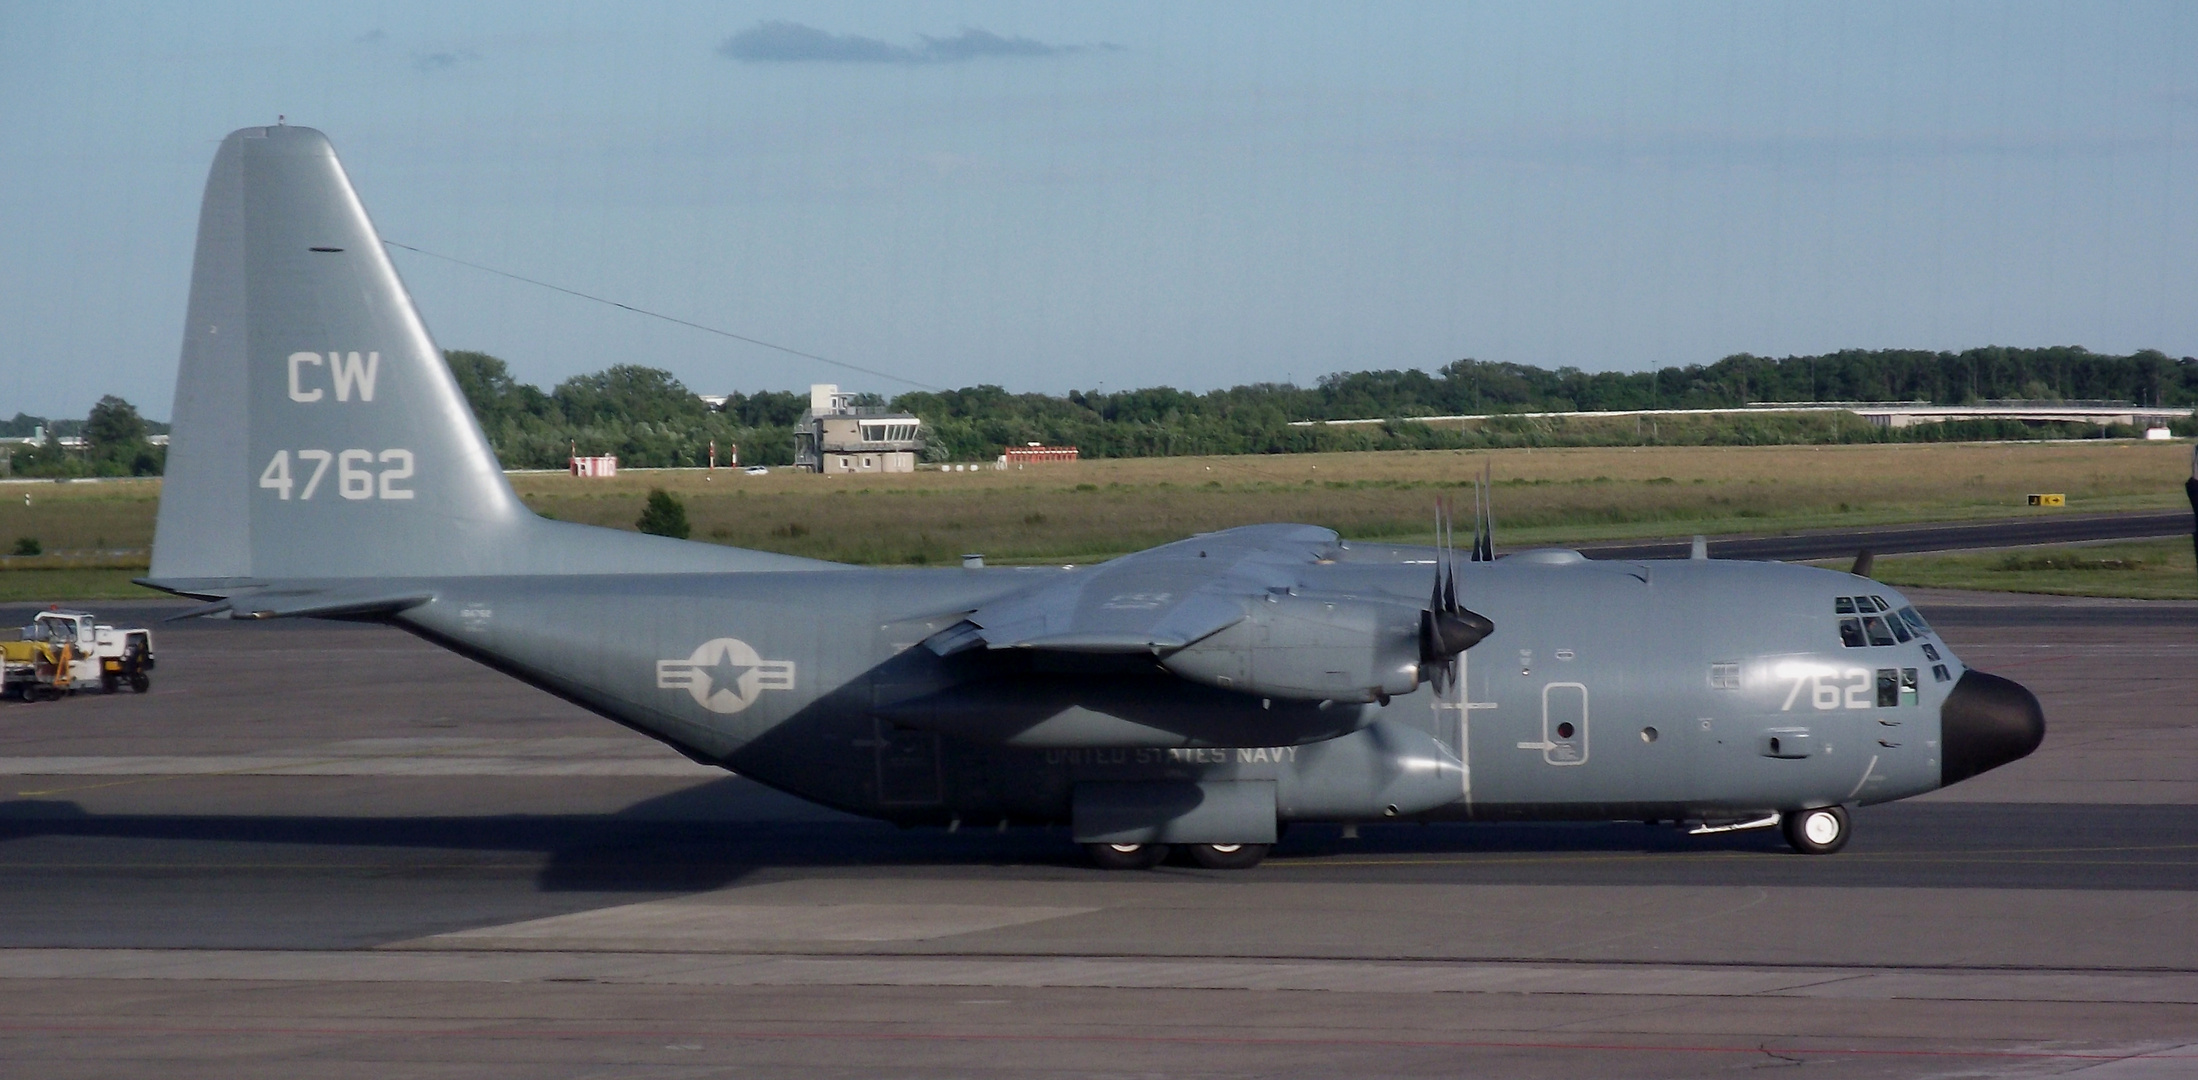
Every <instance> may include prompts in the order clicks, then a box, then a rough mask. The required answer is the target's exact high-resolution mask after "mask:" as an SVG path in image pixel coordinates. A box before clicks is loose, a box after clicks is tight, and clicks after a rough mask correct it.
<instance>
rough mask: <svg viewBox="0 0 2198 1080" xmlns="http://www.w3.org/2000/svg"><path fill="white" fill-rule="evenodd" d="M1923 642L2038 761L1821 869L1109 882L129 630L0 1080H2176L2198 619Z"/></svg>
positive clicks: (2144, 611) (2185, 1013)
mask: <svg viewBox="0 0 2198 1080" xmlns="http://www.w3.org/2000/svg"><path fill="white" fill-rule="evenodd" d="M1910 596H1911V598H1913V599H1916V600H1917V601H1918V602H1919V604H1920V605H1921V606H1922V607H1923V609H1924V611H1925V613H1926V615H1927V616H1928V617H1929V618H1931V620H1932V621H1933V623H1934V624H1935V625H1936V626H1937V627H1938V628H1939V629H1940V630H1941V632H1942V634H1943V636H1945V637H1946V638H1947V639H1948V641H1949V642H1950V643H1951V644H1952V645H1953V646H1954V647H1955V648H1956V650H1957V651H1958V652H1959V653H1960V655H1961V656H1962V657H1963V658H1964V659H1965V660H1967V661H1969V662H1970V663H1972V664H1974V665H1976V666H1978V667H1981V668H1984V669H1985V670H1989V671H1994V672H1998V673H2001V674H2005V675H2008V676H2010V677H2012V678H2016V679H2018V680H2020V681H2022V682H2023V683H2025V684H2026V685H2028V686H2030V687H2031V688H2032V689H2033V690H2034V691H2035V692H2036V693H2037V694H2038V696H2039V698H2040V699H2041V701H2043V703H2044V705H2045V709H2046V715H2047V718H2048V725H2049V730H2048V734H2047V737H2046V742H2045V745H2044V746H2043V747H2042V748H2041V749H2040V750H2039V751H2038V752H2037V753H2036V754H2035V755H2033V756H2032V757H2030V758H2028V759H2025V760H2024V761H2021V762H2017V763H2015V764H2013V765H2010V766H2008V767H2006V768H2003V769H2000V770H1997V771H1995V772H1992V773H1988V774H1986V775H1984V776H1981V777H1978V778H1976V779H1973V780H1971V781H1968V782H1966V783H1963V784H1960V785H1957V786H1956V787H1953V788H1950V789H1947V790H1945V791H1942V792H1937V793H1934V794H1932V795H1929V796H1926V797H1923V798H1920V799H1915V800H1910V801H1907V802H1903V803H1896V804H1891V805H1887V806H1879V807H1871V808H1867V809H1863V810H1860V811H1858V812H1857V813H1856V815H1855V825H1856V836H1855V840H1854V842H1853V844H1852V845H1851V846H1850V847H1849V848H1848V849H1847V850H1846V851H1844V852H1842V853H1840V854H1838V855H1834V856H1829V857H1808V856H1800V855H1795V854H1792V853H1790V852H1789V851H1787V850H1786V848H1785V847H1784V845H1783V843H1782V842H1781V841H1780V840H1779V839H1778V838H1777V837H1776V836H1775V834H1774V833H1771V832H1750V833H1736V834H1728V835H1723V836H1716V837H1688V836H1685V835H1683V834H1681V833H1678V832H1676V831H1675V830H1672V829H1668V828H1650V827H1646V826H1642V825H1638V824H1625V823H1618V824H1606V825H1562V826H1523V825H1522V826H1488V825H1473V826H1424V827H1423V826H1411V825H1398V826H1386V827H1371V826H1369V827H1366V828H1364V829H1363V830H1362V832H1363V836H1362V837H1361V838H1359V839H1346V838H1344V837H1343V836H1342V835H1341V833H1340V831H1339V830H1337V829H1333V828H1300V829H1297V830H1294V831H1292V832H1291V833H1290V834H1289V835H1288V836H1287V837H1286V838H1285V841H1284V842H1283V843H1282V844H1281V845H1279V846H1278V847H1277V849H1276V852H1275V854H1274V856H1273V857H1271V858H1270V859H1269V860H1268V861H1267V862H1266V863H1265V864H1263V865H1262V866H1260V867H1259V868H1257V869H1255V870H1251V871H1244V872H1212V871H1203V870H1197V869H1193V868H1189V867H1173V866H1171V867H1164V868H1162V869H1160V870H1156V871H1152V872H1143V873H1130V874H1121V873H1106V872H1102V871H1098V870H1094V869H1089V868H1087V867H1086V866H1085V865H1084V864H1083V863H1082V861H1081V858H1080V855H1079V853H1078V852H1077V851H1076V850H1075V848H1074V847H1073V845H1071V844H1070V843H1069V841H1068V838H1067V836H1066V835H1065V834H1064V833H1062V832H1058V831H1048V830H1043V829H1020V828H1019V829H1011V830H1009V831H1007V832H1004V833H1001V832H995V831H993V830H991V829H964V830H962V831H960V832H957V833H954V834H947V833H945V832H943V831H940V830H907V831H903V830H898V829H895V828H893V827H891V826H886V825H880V824H877V823H873V822H868V821H864V820H861V819H857V818H851V817H848V816H845V815H841V814H837V813H834V812H831V811H827V810H822V809H819V808H816V807H812V806H809V805H807V804H805V803H802V802H800V801H798V800H795V799H792V798H789V797H787V796H784V795H781V794H778V793H776V792H773V791H770V790H767V789H764V788H762V787H760V786H758V785H755V784H752V783H750V782H747V781H745V780H742V779H739V778H737V777H731V776H728V775H726V774H724V773H722V772H719V771H716V770H713V769H708V768H705V767H701V766H697V765H694V764H692V763H690V762H687V761H686V760H684V759H682V758H680V757H679V756H678V755H676V754H674V753H672V752H671V751H669V750H666V749H664V748H662V747H659V746H657V745H656V744H654V743H652V742H650V741H648V740H647V739H645V738H642V737H641V736H638V735H635V734H632V733H630V732H627V731H625V730H624V729H622V728H619V727H617V726H615V725H613V724H611V723H610V722H608V721H605V720H602V719H599V718H597V717H594V716H592V715H590V714H587V713H585V712H583V711H581V710H579V709H577V708H576V707H574V706H571V705H569V704H566V703H564V702H562V701H559V700H557V699H554V698H551V697H549V696H547V695H545V694H542V693H539V692H537V691H534V690H531V689H529V688H527V687H524V686H521V685H519V684H517V683H515V682H512V681H511V680H508V679H506V678H504V677H502V676H500V675H496V674H494V673H492V672H489V671H487V670H486V669H483V668H480V667H478V666H476V665H474V664H472V663H470V662H468V661H465V660H462V659H459V658H457V657H454V656H451V655H449V654H446V653H443V652H440V651H438V650H436V649H434V648H432V647H429V646H427V645H425V644H422V643H420V642H417V641H415V640H414V639H412V638H410V637H408V636H406V635H404V634H402V633H400V632H397V631H394V630H389V629H386V628H379V627H369V626H353V625H347V624H335V623H319V622H294V623H233V622H227V621H219V620H196V621H192V622H186V623H176V624H167V625H157V624H156V625H155V632H156V634H157V635H158V637H159V646H160V653H159V655H160V667H159V668H158V670H156V671H155V672H154V684H153V689H152V691H151V692H150V693H148V694H145V695H135V694H129V693H124V694H120V695H117V696H114V697H104V696H102V695H100V694H98V693H96V692H94V693H91V694H87V695H80V696H78V697H75V698H72V699H70V700H66V701H62V702H57V703H45V704H35V705H26V704H22V703H18V702H7V703H0V1074H5V1075H9V1076H16V1075H21V1076H38V1077H73V1076H136V1075H160V1076H163V1077H194V1076H222V1077H235V1076H283V1077H323V1076H377V1077H379V1076H393V1075H401V1076H435V1077H444V1076H452V1077H456V1076H466V1077H471V1076H484V1077H486V1076H497V1077H501V1076H511V1077H522V1076H523V1077H594V1076H621V1077H626V1076H640V1077H701V1076H743V1077H745V1076H789V1077H791V1076H802V1077H836V1076H911V1077H950V1076H951V1077H961V1076H981V1077H1010V1076H1013V1077H1022V1076H1060V1077H1083V1076H1106V1077H1118V1076H1134V1075H1166V1076H1354V1077H1356V1076H1457V1075H1500V1076H1515V1077H1529V1078H1539V1077H1671V1076H1712V1075H1728V1074H1731V1075H1739V1074H1743V1073H1753V1072H1754V1071H1755V1070H1758V1069H1766V1068H1799V1069H1804V1070H1806V1073H1805V1074H1806V1075H1811V1076H1827V1077H1880V1076H1897V1077H1926V1076H1929V1077H1938V1076H2075V1077H2083V1078H2088V1080H2130V1078H2150V1077H2187V1076H2193V1075H2198V604H2192V603H2173V602H2144V601H2097V600H2070V599H2059V598H2044V597H2016V596H1981V595H1974V594H1958V593H1933V592H1928V591H1918V590H1911V591H1910ZM179 607H180V605H176V606H166V607H163V606H159V605H130V606H127V607H125V606H122V605H93V609H94V610H98V611H100V612H101V614H102V615H103V617H105V618H106V619H107V621H124V620H128V621H131V622H133V624H140V625H141V624H144V623H145V622H147V621H148V620H150V619H153V618H157V617H159V616H161V615H164V614H167V613H171V612H173V611H174V610H178V609H179ZM28 614H29V610H28V609H18V610H10V611H0V625H10V624H12V623H19V622H22V621H25V620H27V618H28Z"/></svg>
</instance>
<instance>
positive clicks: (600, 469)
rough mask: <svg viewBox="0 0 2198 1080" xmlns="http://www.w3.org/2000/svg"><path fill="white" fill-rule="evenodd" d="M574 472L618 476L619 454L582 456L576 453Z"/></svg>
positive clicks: (573, 465) (586, 474) (574, 473)
mask: <svg viewBox="0 0 2198 1080" xmlns="http://www.w3.org/2000/svg"><path fill="white" fill-rule="evenodd" d="M572 474H573V475H574V476H617V475H618V456H617V455H615V454H605V455H603V456H601V457H581V456H580V455H578V454H574V455H573V457H572Z"/></svg>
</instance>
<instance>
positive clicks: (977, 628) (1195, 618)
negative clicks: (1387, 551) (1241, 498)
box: [926, 525, 1337, 656]
mask: <svg viewBox="0 0 2198 1080" xmlns="http://www.w3.org/2000/svg"><path fill="white" fill-rule="evenodd" d="M1336 546H1337V537H1336V534H1335V532H1334V531H1333V530H1329V529H1323V528H1320V527H1318V526H1313V525H1247V526H1244V527H1242V528H1236V529H1225V530H1222V531H1220V532H1214V533H1207V534H1205V535H1202V536H1194V537H1191V538H1190V539H1188V540H1179V541H1177V542H1175V543H1172V544H1162V545H1161V546H1159V547H1156V548H1148V549H1146V550H1144V551H1140V552H1137V553H1135V554H1133V555H1125V556H1123V557H1121V558H1119V559H1115V560H1114V561H1112V562H1108V563H1103V564H1101V565H1099V566H1096V567H1093V568H1092V569H1091V570H1090V571H1088V572H1086V573H1082V574H1077V575H1074V576H1072V577H1069V578H1067V579H1065V580H1062V581H1058V582H1055V583H1053V584H1050V585H1047V586H1044V587H1042V588H1039V589H1036V590H1034V591H1032V592H1027V593H1021V594H1018V595H1016V596H1012V597H1009V598H1007V599H1004V600H1001V601H998V602H996V603H993V604H988V605H986V606H984V607H982V608H979V609H978V610H976V611H975V612H972V613H971V614H970V615H969V617H968V618H967V619H966V620H965V621H963V622H961V623H958V624H956V625H955V626H953V627H949V628H948V629H947V630H945V631H942V632H940V633H939V634H937V635H935V636H934V637H933V638H932V639H931V641H929V642H927V643H926V644H927V645H928V646H929V647H930V648H931V650H932V651H933V652H935V653H938V654H939V655H941V656H947V655H952V654H954V653H957V652H962V651H964V650H967V649H973V648H977V647H979V646H983V647H984V648H987V649H1037V650H1047V651H1054V652H1072V653H1146V654H1153V655H1157V654H1160V653H1164V652H1168V651H1171V650H1175V649H1181V648H1183V647H1185V646H1187V645H1190V644H1192V643H1194V642H1197V641H1199V640H1201V639H1204V638H1206V637H1210V636H1212V635H1213V634H1215V633H1218V632H1220V631H1222V630H1225V629H1227V628H1228V627H1230V626H1233V625H1235V624H1236V623H1238V622H1241V621H1243V620H1244V618H1245V617H1246V615H1247V605H1248V604H1249V603H1250V602H1251V601H1253V600H1254V599H1256V598H1258V597H1260V596H1261V595H1263V594H1265V593H1266V592H1267V591H1268V590H1270V589H1287V588H1289V587H1290V586H1291V585H1292V584H1294V583H1295V581H1296V580H1297V577H1298V575H1299V573H1301V571H1302V568H1304V567H1306V566H1309V565H1313V564H1317V563H1320V562H1322V561H1324V560H1326V559H1328V558H1330V557H1331V556H1332V555H1333V554H1334V553H1335V550H1336Z"/></svg>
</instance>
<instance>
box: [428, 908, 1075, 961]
mask: <svg viewBox="0 0 2198 1080" xmlns="http://www.w3.org/2000/svg"><path fill="white" fill-rule="evenodd" d="M1097 910H1099V909H1098V908H1093V907H1040V906H1027V905H1026V906H1013V907H1011V906H1005V905H993V904H727V903H722V902H717V903H713V902H711V901H709V900H707V899H685V898H683V899H677V900H650V901H645V902H643V903H639V904H622V905H619V906H617V907H609V908H602V909H599V910H596V911H581V912H575V913H573V914H570V915H552V916H550V917H548V918H544V919H533V920H530V921H527V922H520V923H510V924H507V925H503V926H484V927H481V928H479V929H475V930H460V931H456V932H453V933H448V934H437V935H435V936H433V937H427V938H420V939H417V940H414V941H411V942H407V943H405V945H404V947H417V948H428V949H433V948H444V949H449V948H479V949H550V950H559V949H563V950H570V949H599V950H606V951H618V950H621V949H652V948H661V949H679V950H694V951H709V950H710V949H711V948H712V947H713V946H726V945H733V944H736V943H754V942H796V941H927V940H930V939H932V938H940V937H950V936H952V935H955V934H970V933H975V932H977V931H979V930H997V929H999V928H1001V927H1004V926H1020V925H1022V924H1024V923H1034V922H1043V921H1045V920H1047V919H1058V918H1061V917H1063V916H1067V915H1084V914H1088V913H1090V912H1093V911H1097Z"/></svg>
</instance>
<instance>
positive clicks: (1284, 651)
mask: <svg viewBox="0 0 2198 1080" xmlns="http://www.w3.org/2000/svg"><path fill="white" fill-rule="evenodd" d="M1247 607H1248V609H1249V610H1248V611H1247V613H1246V615H1245V617H1244V618H1243V620H1242V621H1240V622H1237V623H1234V624H1232V625H1230V626H1228V627H1227V628H1225V629H1223V630H1221V631H1220V632H1218V633H1215V634H1212V635H1210V636H1208V637H1206V638H1203V639H1201V640H1199V641H1197V642H1194V643H1192V644H1190V645H1187V646H1185V647H1183V648H1181V649H1177V650H1175V651H1174V652H1171V653H1168V654H1167V655H1165V656H1163V657H1161V658H1160V666H1161V667H1164V668H1166V669H1168V670H1169V671H1170V672H1173V673H1174V674H1176V675H1177V676H1180V677H1182V678H1185V679H1188V680H1190V681H1192V682H1198V683H1204V684H1206V685H1208V686H1215V687H1220V688H1221V689H1224V690H1236V691H1239V692H1242V693H1248V694H1257V695H1259V696H1261V697H1273V698H1283V699H1286V700H1305V701H1339V702H1368V701H1383V702H1386V701H1387V700H1389V698H1390V697H1391V696H1393V695H1398V694H1408V693H1411V692H1412V690H1413V688H1415V687H1417V686H1418V685H1419V684H1420V683H1422V682H1425V681H1427V680H1428V679H1430V678H1434V677H1437V672H1439V671H1440V670H1442V668H1443V666H1444V665H1445V664H1446V663H1447V662H1448V661H1449V660H1450V658H1452V657H1454V656H1456V655H1457V654H1458V653H1461V652H1463V651H1465V650H1466V649H1469V648H1471V647H1472V646H1473V645H1474V644H1475V643H1477V642H1479V641H1480V640H1481V639H1482V638H1484V637H1486V636H1488V634H1489V633H1490V631H1492V630H1493V629H1494V626H1493V625H1492V624H1490V623H1489V621H1488V620H1487V619H1485V618H1483V617H1481V616H1480V615H1477V614H1474V613H1473V612H1470V611H1463V610H1442V609H1440V608H1436V609H1427V608H1420V607H1417V606H1414V605H1412V604H1406V603H1399V602H1397V601H1394V600H1378V599H1369V598H1366V597H1360V596H1346V595H1334V594H1326V595H1324V594H1318V593H1299V592H1293V591H1288V590H1276V591H1272V592H1269V593H1268V594H1267V595H1266V596H1264V597H1263V598H1261V599H1260V600H1256V601H1253V602H1251V603H1250V604H1248V605H1247Z"/></svg>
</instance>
